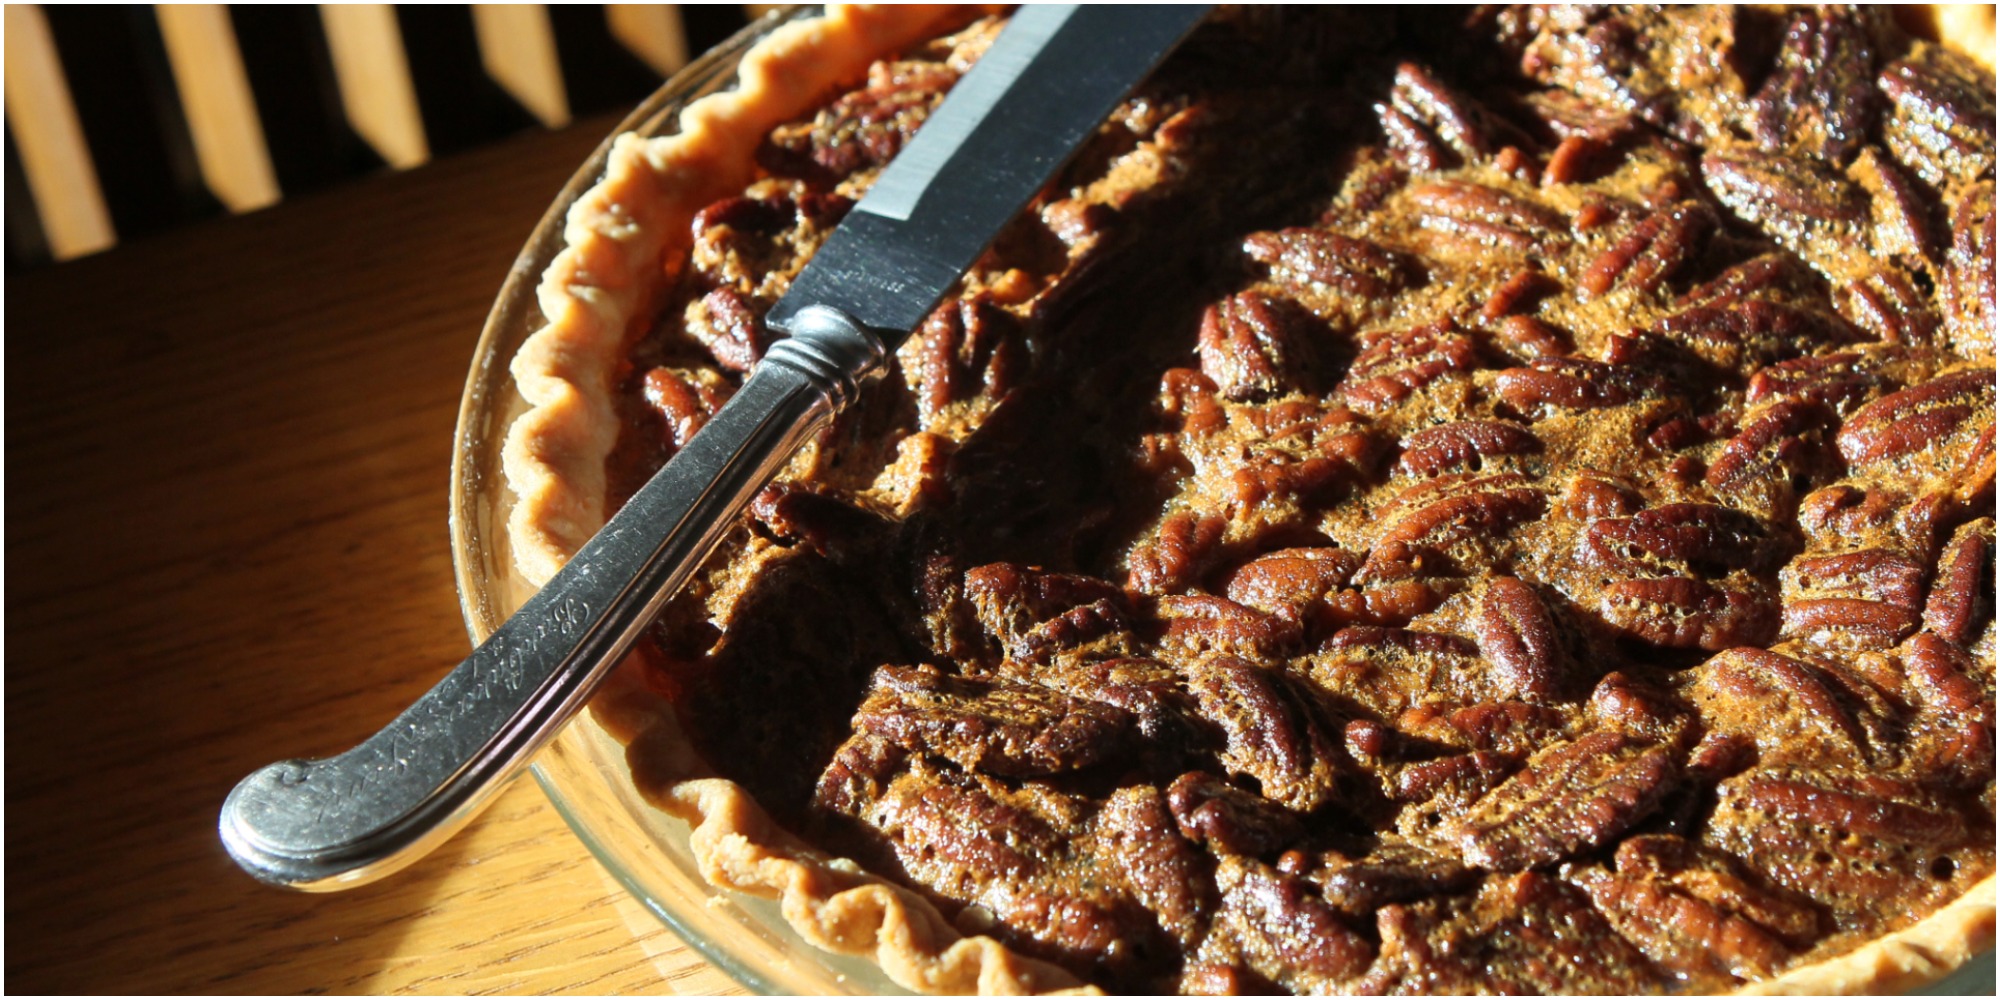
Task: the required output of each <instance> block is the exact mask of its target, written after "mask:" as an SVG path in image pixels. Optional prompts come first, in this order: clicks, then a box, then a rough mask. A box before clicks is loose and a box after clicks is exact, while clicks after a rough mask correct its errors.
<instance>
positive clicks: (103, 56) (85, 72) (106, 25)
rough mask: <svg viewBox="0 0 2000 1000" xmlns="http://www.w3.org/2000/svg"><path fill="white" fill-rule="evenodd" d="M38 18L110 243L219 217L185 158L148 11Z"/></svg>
mask: <svg viewBox="0 0 2000 1000" xmlns="http://www.w3.org/2000/svg"><path fill="white" fill-rule="evenodd" d="M43 12H44V13H45V15H46V16H47V18H48V22H49V31H50V34H51V35H52V36H53V37H54V39H55V46H56V54H57V57H58V58H59V59H60V60H61V61H62V66H63V77H64V78H65V79H66V80H67V81H68V82H69V88H70V96H71V98H72V100H74V102H75V104H76V112H77V118H78V119H79V120H81V121H82V123H83V134H84V143H85V145H86V146H87V147H88V148H89V150H90V158H91V161H92V163H93V164H94V165H95V167H96V169H97V177H98V181H99V183H100V184H101V185H102V186H103V189H104V200H105V204H106V205H107V206H108V207H109V209H110V211H111V222H112V226H113V227H114V228H115V229H116V230H117V231H118V238H119V239H121V240H129V239H132V238H134V237H138V236H143V235H145V234H147V233H154V232H159V231H161V230H165V229H170V228H172V227H174V226H178V225H181V224H183V223H187V222H192V221H194V220H196V219H202V218H207V217H209V216H213V215H219V214H221V213H222V211H223V208H222V204H221V203H220V202H218V201H216V199H215V196H214V195H212V194H210V193H209V190H208V186H207V185H206V184H205V183H204V182H203V180H202V177H201V167H200V165H199V164H198V163H197V162H196V160H195V152H194V140H193V138H192V137H191V136H190V134H189V132H188V125H187V118H186V116H185V115H183V114H182V112H181V104H180V94H179V91H178V90H177V89H176V88H175V86H174V79H173V71H172V70H171V69H170V68H169V67H168V65H167V55H166V46H165V45H164V44H163V43H162V42H161V40H160V30H159V25H158V23H157V22H155V21H154V20H153V11H152V8H151V7H99V6H94V5H76V6H61V7H58V6H46V7H44V8H43Z"/></svg>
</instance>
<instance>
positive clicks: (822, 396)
mask: <svg viewBox="0 0 2000 1000" xmlns="http://www.w3.org/2000/svg"><path fill="white" fill-rule="evenodd" d="M1205 11H1206V8H1205V7H1110V6H1105V7H1088V8H1085V7H1075V6H1072V7H1066V8H1049V9H1044V8H1040V7H1035V6H1030V7H1025V8H1023V9H1022V10H1021V11H1020V12H1019V13H1017V14H1016V15H1015V17H1014V20H1013V21H1012V22H1011V23H1010V25H1009V26H1008V28H1007V29H1006V30H1005V31H1003V32H1002V33H1001V35H1000V37H999V38H998V39H997V40H996V41H995V42H994V43H993V45H992V46H991V48H990V49H989V51H988V52H987V53H986V55H985V56H984V57H983V58H981V59H980V60H979V62H978V63H976V64H975V65H974V66H973V68H972V70H971V71H970V72H968V73H967V74H966V75H965V77H964V78H963V79H961V80H960V81H959V82H958V84H957V85H956V86H955V87H953V88H952V91H951V93H950V95H949V96H948V97H947V98H946V100H945V101H944V103H943V104H941V105H940V106H939V107H938V109H937V110H936V111H935V112H934V113H933V115H932V116H931V118H930V119H929V120H928V121H927V122H926V124H925V125H924V126H923V127H922V128H920V129H919V130H918V132H917V134H916V136H915V138H913V139H912V140H911V142H910V144H909V146H908V148H906V149H905V150H903V151H902V153H901V155H898V156H897V157H896V158H895V159H894V160H893V161H892V162H891V163H890V164H889V166H888V167H886V168H884V170H883V172H882V174H881V175H880V176H879V177H878V178H877V181H876V183H875V185H874V187H873V189H872V190H871V191H870V192H869V193H868V194H867V196H865V197H864V198H863V199H862V201H861V202H860V204H858V205H857V206H856V207H855V208H854V210H853V211H852V212H850V213H849V216H848V217H847V219H845V220H844V221H843V222H842V224H841V226H840V227H839V228H838V229H837V230H836V231H835V232H834V233H833V234H832V235H831V236H830V237H829V238H828V240H827V242H826V243H825V244H824V245H822V247H821V248H820V250H819V252H818V253H817V254H816V255H815V256H814V257H813V259H812V261H811V262H810V263H809V264H808V265H807V266H806V268H805V269H804V270H803V271H802V272H801V273H800V274H799V276H798V278H797V279H796V281H795V282H794V284H793V286H792V288H791V290H790V291H789V292H788V293H787V294H786V296H785V297H784V298H783V299H782V300H781V301H780V302H779V303H778V305H777V306H776V307H775V308H774V310H773V312H772V314H771V316H770V317H769V319H768V321H769V324H770V325H772V326H773V327H775V328H780V329H784V330H787V331H789V333H790V336H788V337H786V338H783V339H781V340H779V341H777V342H776V343H775V344H774V345H773V346H772V348H771V350H770V352H769V353H768V354H767V355H766V356H765V358H764V360H763V362H762V363H760V364H759V365H758V366H757V367H756V368H755V369H754V370H753V371H752V372H751V375H750V377H749V378H747V379H746V380H745V381H744V383H743V386H742V388H741V389H739V390H738V391H737V393H736V394H735V396H733V397H732V398H731V399H730V401H729V403H728V404H727V405H725V406H724V407H723V408H722V409H721V410H720V411H719V412H717V413H716V415H715V416H714V417H713V418H712V419H710V421H709V422H708V423H707V425H706V426H704V427H703V428H702V430H701V431H700V433H698V434H696V435H695V437H694V439H693V440H691V441H689V442H688V444H687V446H686V447H685V448H683V449H681V451H680V452H678V453H677V454H676V455H675V456H674V457H673V459H672V460H671V461H669V462H668V463H667V465H666V466H665V467H664V468H662V469H661V470H660V471H659V472H658V473H657V474H656V475H654V477H653V478H652V480H651V481H649V482H648V483H647V484H646V485H645V486H644V487H642V488H641V489H640V490H639V491H638V492H637V493H635V494H634V495H633V497H632V498H631V499H630V500H628V501H627V502H626V504H625V506H624V507H623V508H622V509H620V510H619V512H618V513H617V514H616V515H614V516H613V517H612V518H611V520H610V522H609V523H607V524H606V525H605V526H604V528H603V529H602V530H600V531H599V532H598V533H597V535H596V536H594V537H593V538H592V539H591V540H590V541H589V542H588V543H587V544H585V545H584V547H583V548H582V550H580V551H579V552H578V553H577V554H576V555H575V556H574V557H572V558H571V559H570V561H569V562H568V563H567V564H566V565H565V566H564V568H563V569H562V570H561V571H560V572H559V573H557V574H556V576H555V577H554V578H553V579H551V580H550V581H549V583H548V585H547V586H545V587H543V588H542V590H541V591H540V592H539V593H537V594H536V595H535V596H534V597H532V598H530V599H529V600H528V602H527V603H526V604H524V605H523V606H522V608H521V610H519V611H518V612H516V613H515V614H514V615H513V617H511V618H509V619H508V620H507V621H506V622H504V623H503V624H502V625H501V626H500V627H499V628H498V629H496V630H495V631H494V633H493V634H492V635H491V636H489V637H488V638H487V640H486V641H485V642H484V643H481V644H480V646H479V647H478V648H477V649H475V650H473V652H472V655H470V656H469V657H467V658H466V659H465V661H464V662H462V663H460V664H459V665H458V667H457V668H455V669H453V670H452V671H451V673H450V674H448V675H446V677H445V678H444V679H443V680H442V681H440V682H439V683H438V685H437V686H436V687H434V688H432V689H431V690H430V692H428V693H427V694H425V695H424V696H423V697H422V698H419V699H418V700H417V701H416V703H414V704H412V705H411V706H410V707H409V708H408V709H406V710H405V711H404V712H403V713H402V714H401V715H399V716H397V717H396V719H395V720H393V721H392V722H390V723H389V725H388V726H386V727H384V728H383V729H382V730H381V731H380V732H378V733H376V734H375V735H374V736H371V737H369V738H368V739H367V740H364V741H363V742H362V743H361V744H360V745H358V746H356V747H355V748H354V749H352V750H349V751H347V752H346V753H343V754H340V755H338V756H335V757H330V758H326V759H323V760H290V761H281V762H279V763H276V764H272V765H269V766H267V767H264V768H261V769H259V770H258V771H256V772H253V773H252V774H251V775H249V776H248V777H246V778H244V779H243V781H241V782H240V783H238V784H237V786H236V788H235V789H234V790H232V791H231V792H230V794H229V798H228V800H227V801H225V802H224V804H223V808H222V815H221V817H220V821H219V832H220V835H221V838H222V841H223V844H224V846H225V847H226V848H227V849H228V851H229V853H230V856H231V857H232V858H233V859H235V861H236V862H237V864H238V865H240V866H241V867H242V868H243V869H244V870H246V871H248V872H249V873H250V874H252V875H254V876H256V877H257V878H259V879H261V880H263V881H266V882H269V883H272V884H275V885H281V886H286V887H290V888H296V889H304V890H312V891H325V890H333V889H344V888H349V887H352V886H356V885H361V884H364V883H366V882H369V881H372V880H374V879H377V878H380V877H382V876H384V875H387V874H389V873H391V872H393V871H395V870H397V869H398V868H401V867H403V866H404V865H407V864H409V863H410V862H412V861H414V860H416V859H417V858H419V857H421V856H422V855H423V854H425V853H427V852H428V851H429V850H430V849H431V848H433V847H435V846H437V845H438V844H440V843H442V842H443V841H444V840H445V839H446V838H448V837H449V836H450V835H451V834H452V833H453V832H455V831H456V830H457V829H458V828H459V827H461V826H463V825H464V824H465V823H466V822H468V821H469V820H471V818H472V817H473V816H475V815H477V813H478V811H479V809H480V808H481V807H482V806H484V805H485V804H486V803H487V802H488V801H490V800H491V798H492V796H493V795H494V794H495V793H497V792H498V791H499V790H500V789H501V788H502V787H504V786H505V784H506V782H507V780H508V779H509V778H511V777H513V776H514V775H515V774H517V773H518V772H519V771H520V770H521V769H522V768H523V767H525V766H526V764H527V762H528V759H529V758H530V757H532V756H533V755H534V753H535V752H536V751H537V750H539V749H541V747H543V746H544V745H546V744H547V743H548V741H549V740H551V739H553V738H554V737H555V735H556V733H557V732H559V731H560V730H561V728H562V727H563V726H564V725H565V724H566V723H567V722H568V721H569V719H570V718H571V717H572V716H574V715H575V714H576V713H577V712H578V711H580V710H581V709H582V708H583V706H584V705H585V703H586V702H587V701H588V700H589V697H590V694H591V693H592V692H593V691H594V690H596V688H597V686H598V685H599V683H600V682H601V681H602V680H603V678H604V676H605V675H606V674H607V673H608V672H609V670H610V668H611V667H612V666H613V665H614V664H615V663H617V662H618V661H619V660H620V659H621V658H623V656H624V655H625V653H626V652H627V651H628V650H629V649H630V648H631V645H632V643H633V642H634V641H635V640H636V639H637V638H638V636H639V634H640V633H641V632H642V631H643V630H644V629H645V628H646V626H647V623H649V622H651V621H652V620H653V619H654V618H655V617H657V615H658V614H659V612H660V611H661V609H662V608H663V607H664V605H665V604H666V602H667V600H668V599H669V598H671V597H672V596H673V594H674V593H675V592H676V591H678V590H679V589H680V587H681V585H682V584H683V583H685V582H686V581H687V579H688V577H689V576H690V575H692V574H693V572H694V570H695V569H696V568H697V567H698V566H699V565H700V564H701V563H702V561H703V560H705V559H706V558H707V557H708V555H709V553H710V552H712V551H713V550H714V549H715V547H716V546H717V545H718V544H720V543H721V541H722V539H723V537H724V536H725V535H727V533H728V532H729V530H730V527H731V526H732V525H733V524H734V523H735V522H736V519H737V517H738V516H739V515H740V514H741V513H742V511H743V508H744V507H745V506H746V505H747V504H748V503H749V501H750V498H751V497H752V496H754V495H756V493H757V492H758V491H759V490H761V489H762V488H763V487H764V486H765V485H766V484H768V483H769V482H770V481H771V479H772V478H773V477H774V476H776V474H777V472H778V470H780V469H781V468H783V467H784V465H785V464H786V462H787V461H789V459H790V458H791V456H792V454H793V453H794V452H796V451H797V450H798V448H799V447H800V445H802V444H803V443H804V442H805V441H806V440H808V439H809V438H810V437H811V436H812V435H813V434H814V433H815V432H817V431H818V429H819V428H821V427H823V426H825V425H826V423H827V422H828V421H829V420H831V419H832V417H833V415H834V414H835V413H837V412H839V411H840V410H841V409H843V408H845V407H846V406H847V405H848V404H849V403H851V402H852V401H853V400H854V399H855V398H856V396H857V395H858V394H859V393H860V390H861V386H862V384H863V382H864V381H865V380H866V379H868V378H870V377H871V376H872V375H874V374H875V373H878V372H879V371H880V370H881V369H882V367H883V365H884V362H885V361H886V359H887V358H888V356H889V355H890V354H891V353H892V352H893V351H894V350H895V348H896V346H897V345H898V344H900V343H901V342H902V340H903V339H904V338H906V337H908V336H909V333H910V331H911V329H913V328H914V327H915V326H916V325H917V323H919V322H920V321H921V320H922V319H923V317H924V316H925V315H927V314H928V313H929V312H930V310H931V309H932V308H933V307H935V306H936V304H937V302H938V301H939V299H941V298H942V297H943V296H944V294H945V293H946V292H947V291H949V290H950V288H951V287H952V285H953V284H955V283H956V282H957V281H958V279H959V277H960V275H961V274H962V272H963V271H964V270H965V269H966V268H967V267H969V266H971V264H972V263H973V261H974V260H975V259H976V258H977V257H978V256H979V254H980V253H981V252H983V251H984V250H985V248H986V246H987V244H989V243H990V242H991V241H992V239H993V238H994V236H995V235H996V234H997V233H998V232H999V230H1000V228H1001V227H1002V226H1003V225H1005V224H1006V223H1007V221H1008V220H1009V219H1011V218H1012V217H1013V216H1014V215H1015V214H1016V213H1018V212H1019V211H1020V209H1021V207H1022V206H1023V205H1025V204H1026V203H1027V202H1028V200H1029V199H1030V198H1032V197H1033V196H1034V194H1035V192H1036V191H1037V190H1039V189H1040V188H1041V187H1042V186H1043V185H1044V184H1046V183H1047V182H1048V179H1049V177H1051V176H1052V175H1053V174H1054V172H1055V171H1056V170H1057V168H1059V167H1060V166H1061V165H1062V163H1063V162H1065V161H1066V160H1067V159H1068V157H1069V156H1070V154H1071V153H1072V152H1074V150H1075V149H1076V147H1077V146H1078V145H1079V144H1080V143H1081V142H1082V141H1083V139H1084V138H1086V137H1087V136H1089V135H1090V133H1091V132H1092V131H1093V130H1094V129H1095V128H1096V127H1097V125H1098V124H1099V123H1100V122H1101V121H1102V120H1103V119H1104V117H1105V116H1106V115H1107V114H1108V113H1109V112H1110V111H1111V109H1112V108H1114V107H1115V106H1116V105H1117V103H1118V101H1119V100H1121V99H1122V98H1123V97H1124V95H1125V94H1126V93H1127V92H1129V91H1130V89H1131V88H1132V87H1133V86H1135V85H1136V84H1137V83H1138V82H1139V80H1141V79H1142V78H1143V77H1144V76H1145V74H1146V72H1147V71H1148V70H1149V69H1151V68H1152V66H1154V65H1155V64H1156V63H1157V62H1158V61H1159V60H1160V59H1162V58H1164V57H1165V55H1166V53H1167V52H1169V51H1171V49H1172V48H1173V47H1174V45H1175V44H1177V43H1178V41H1179V40H1180V39H1181V38H1182V37H1184V36H1185V35H1186V34H1187V33H1188V31H1190V30H1191V29H1192V28H1193V26H1194V25H1195V24H1196V23H1197V22H1198V21H1199V20H1200V19H1201V16H1202V15H1203V14H1204V13H1205Z"/></svg>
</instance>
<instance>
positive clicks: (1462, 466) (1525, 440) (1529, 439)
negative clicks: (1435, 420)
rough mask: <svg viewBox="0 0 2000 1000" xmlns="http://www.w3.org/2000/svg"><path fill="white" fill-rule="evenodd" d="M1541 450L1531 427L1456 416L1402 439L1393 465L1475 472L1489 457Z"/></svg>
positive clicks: (1428, 472) (1426, 472)
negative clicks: (1399, 453)
mask: <svg viewBox="0 0 2000 1000" xmlns="http://www.w3.org/2000/svg"><path fill="white" fill-rule="evenodd" d="M1541 450H1542V440H1541V439H1540V438H1538V437H1536V436H1535V433H1534V432H1533V431H1530V430H1528V429H1527V428H1525V427H1522V426H1521V425H1519V424H1514V423H1509V422H1507V421H1504V420H1460V421H1457V422H1456V423H1449V424H1440V425H1438V426H1436V427H1426V428H1424V429H1423V430H1420V431H1418V432H1416V433H1415V434H1412V435H1410V436H1409V437H1406V438H1404V439H1403V456H1402V458H1401V459H1399V460H1398V461H1397V463H1396V466H1397V469H1398V470H1400V471H1402V472H1404V473H1406V474H1409V475H1413V476H1423V477H1426V478H1428V477H1431V476H1437V475H1441V474H1443V473H1446V472H1479V471H1481V470H1482V469H1483V468H1484V467H1485V466H1484V462H1485V460H1486V459H1489V458H1500V457H1504V456H1510V455H1532V454H1535V453H1537V452H1539V451H1541Z"/></svg>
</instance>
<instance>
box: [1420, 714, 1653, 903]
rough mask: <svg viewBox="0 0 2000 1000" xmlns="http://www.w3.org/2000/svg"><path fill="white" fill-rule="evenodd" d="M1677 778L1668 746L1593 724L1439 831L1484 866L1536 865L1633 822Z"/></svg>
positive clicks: (1581, 848)
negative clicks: (1593, 728) (1590, 730)
mask: <svg viewBox="0 0 2000 1000" xmlns="http://www.w3.org/2000/svg"><path fill="white" fill-rule="evenodd" d="M1675 780H1676V775H1675V767H1674V762H1673V758H1672V756H1671V755H1669V754H1668V752H1667V749H1666V747H1663V746H1661V745H1659V744H1657V743H1651V742H1646V741H1641V740H1636V739H1633V738H1631V737H1629V736H1626V735H1624V734H1622V733H1615V732H1608V731H1598V732H1595V733H1591V734H1589V735H1587V736H1584V737H1581V738H1579V739H1576V740H1573V741H1571V742H1568V743H1560V744H1557V745H1555V746H1551V747H1549V748H1548V749H1546V750H1543V751H1542V752H1541V753H1538V754H1536V755H1535V756H1534V757H1532V758H1530V759H1529V760H1528V766H1527V767H1526V768H1525V769H1524V770H1523V771H1522V772H1521V773H1520V774H1517V775H1515V776H1514V777H1513V778H1510V779H1508V781H1507V782H1506V783H1504V784H1502V785H1501V786H1500V787H1498V788H1496V789H1494V790H1493V791H1491V792H1489V793H1487V795H1486V796H1485V797H1484V798H1481V799H1480V800H1479V801H1478V802H1477V803H1474V804H1473V806H1472V808H1471V809H1470V810H1468V811H1467V812H1466V813H1465V814H1464V815H1463V816H1460V817H1457V818H1453V819H1449V820H1446V821H1445V824H1444V827H1443V830H1442V833H1443V835H1444V836H1445V838H1446V839H1447V840H1449V841H1450V842H1451V843H1453V844H1454V845H1455V846H1456V847H1457V848H1458V850H1459V853H1460V854H1461V855H1462V856H1463V857H1464V858H1465V859H1466V861H1468V862H1470V863H1472V864H1475V865H1478V866H1479V867H1481V868H1485V869H1487V870H1489V871H1521V870H1524V869H1528V868H1538V867H1541V866H1543V865H1549V864H1554V863H1556V862H1558V861H1561V860H1563V859H1565V858H1569V857H1573V856H1574V855H1576V854H1578V853H1580V852H1583V851H1587V850H1590V849H1592V848H1594V847H1597V846H1598V845H1600V844H1603V843H1606V842H1607V841H1609V840H1610V839H1611V838H1613V837H1616V836H1618V835H1619V834H1620V833H1623V832H1625V831H1626V830H1627V829H1630V828H1631V826H1632V824H1633V823H1635V822H1637V821H1638V820H1640V819H1642V818H1644V817H1645V816H1646V814H1647V813H1650V812H1651V811H1652V810H1653V809H1654V807H1656V806H1657V805H1659V802H1660V800H1661V799H1662V798H1663V797H1664V796H1665V795H1666V793H1667V791H1668V790H1669V789H1670V788H1671V787H1672V786H1673V784H1674V782H1675Z"/></svg>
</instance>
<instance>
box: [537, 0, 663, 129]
mask: <svg viewBox="0 0 2000 1000" xmlns="http://www.w3.org/2000/svg"><path fill="white" fill-rule="evenodd" d="M548 11H549V28H550V30H551V31H552V32H554V34H555V38H556V61H557V63H558V64H559V65H560V66H561V67H562V81H563V92H564V94H565V96H567V97H568V98H569V110H570V114H571V115H573V116H579V117H580V116H583V115H590V114H595V113H597V112H599V111H611V110H614V109H619V108H630V107H632V106H633V105H635V104H637V103H639V101H640V100H641V99H643V98H644V97H645V96H646V95H647V94H650V93H652V92H653V91H654V90H656V89H658V88H659V86H660V83H661V79H660V75H659V74H658V73H655V72H653V69H652V67H650V66H647V65H646V64H645V63H644V62H643V61H641V60H640V59H639V57H638V56H635V55H633V54H632V53H631V51H630V50H628V49H626V48H625V46H623V45H621V44H619V42H618V40H617V39H615V38H613V37H611V29H610V27H609V26H608V25H607V24H606V23H605V20H604V8H603V7H602V6H601V5H598V4H581V5H569V4H550V5H549V8H548Z"/></svg>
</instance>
